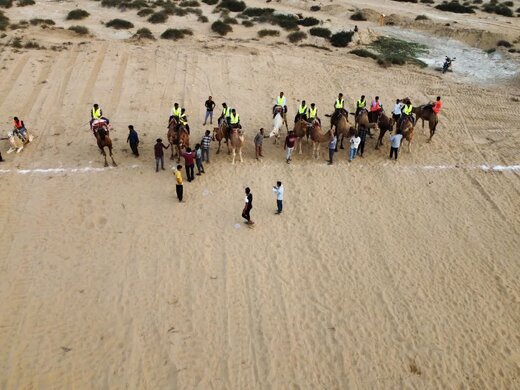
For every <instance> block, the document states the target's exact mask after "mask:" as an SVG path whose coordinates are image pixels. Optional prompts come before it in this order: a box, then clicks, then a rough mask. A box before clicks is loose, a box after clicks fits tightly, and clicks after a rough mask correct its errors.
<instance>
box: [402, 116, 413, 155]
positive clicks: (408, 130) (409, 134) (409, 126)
mask: <svg viewBox="0 0 520 390" xmlns="http://www.w3.org/2000/svg"><path fill="white" fill-rule="evenodd" d="M399 128H400V129H401V134H402V135H403V140H405V139H406V140H407V141H408V153H411V152H412V149H411V146H412V141H413V136H414V126H413V123H412V120H411V119H410V118H409V117H405V118H404V119H403V120H402V121H401V125H400V127H399ZM401 142H402V141H401Z"/></svg>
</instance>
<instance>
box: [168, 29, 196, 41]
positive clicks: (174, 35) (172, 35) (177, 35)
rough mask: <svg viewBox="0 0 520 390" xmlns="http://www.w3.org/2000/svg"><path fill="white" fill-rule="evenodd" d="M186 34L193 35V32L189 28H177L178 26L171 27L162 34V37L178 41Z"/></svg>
mask: <svg viewBox="0 0 520 390" xmlns="http://www.w3.org/2000/svg"><path fill="white" fill-rule="evenodd" d="M186 35H193V32H192V31H191V30H189V29H180V30H179V29H176V28H169V29H168V30H166V31H165V32H163V33H162V34H161V38H162V39H171V40H173V41H176V40H178V39H182V38H184V37H185V36H186Z"/></svg>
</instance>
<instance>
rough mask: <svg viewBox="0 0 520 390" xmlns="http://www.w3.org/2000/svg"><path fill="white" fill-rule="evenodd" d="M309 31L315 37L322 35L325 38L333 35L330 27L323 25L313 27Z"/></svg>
mask: <svg viewBox="0 0 520 390" xmlns="http://www.w3.org/2000/svg"><path fill="white" fill-rule="evenodd" d="M309 33H310V34H311V35H313V36H315V37H321V38H325V39H329V38H330V36H331V35H332V33H331V32H330V30H329V29H328V28H323V27H313V28H311V29H310V30H309Z"/></svg>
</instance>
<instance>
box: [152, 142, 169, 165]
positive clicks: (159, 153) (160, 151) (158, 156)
mask: <svg viewBox="0 0 520 390" xmlns="http://www.w3.org/2000/svg"><path fill="white" fill-rule="evenodd" d="M169 147H170V144H168V146H164V144H163V143H162V139H160V138H157V140H156V144H155V146H154V148H153V150H154V153H155V172H159V163H161V169H162V170H163V171H164V149H168V148H169Z"/></svg>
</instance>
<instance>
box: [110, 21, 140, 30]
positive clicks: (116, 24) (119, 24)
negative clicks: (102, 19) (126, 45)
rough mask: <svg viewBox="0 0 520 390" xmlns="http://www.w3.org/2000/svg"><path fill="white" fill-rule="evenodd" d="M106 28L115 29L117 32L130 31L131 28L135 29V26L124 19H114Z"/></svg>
mask: <svg viewBox="0 0 520 390" xmlns="http://www.w3.org/2000/svg"><path fill="white" fill-rule="evenodd" d="M106 26H107V27H111V28H115V29H116V30H128V29H129V28H133V27H134V24H133V23H131V22H129V21H128V20H124V19H112V20H111V21H109V22H108V23H107V24H106Z"/></svg>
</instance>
